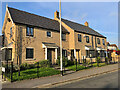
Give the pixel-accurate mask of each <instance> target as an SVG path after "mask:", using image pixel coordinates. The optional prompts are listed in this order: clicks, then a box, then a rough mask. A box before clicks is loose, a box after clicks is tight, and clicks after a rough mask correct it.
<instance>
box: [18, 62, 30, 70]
mask: <svg viewBox="0 0 120 90" xmlns="http://www.w3.org/2000/svg"><path fill="white" fill-rule="evenodd" d="M28 68H29V65H28V63H23V64H21V65H20V70H26V69H28Z"/></svg>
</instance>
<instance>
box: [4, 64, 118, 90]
mask: <svg viewBox="0 0 120 90" xmlns="http://www.w3.org/2000/svg"><path fill="white" fill-rule="evenodd" d="M115 70H118V64H112V65H107V66H103V67H95V68H90V69H86V70H81V71H77V72H70V73H67V74H64V76H61V75H54V76H49V77H41V78H36V79H29V80H22V81H16V82H13V83H11V82H8V83H3V84H2V88H47V87H51V86H52V85H58V84H61V83H62V84H63V83H67V82H71V81H74V80H78V79H84V78H87V77H91V76H95V75H99V74H103V73H108V72H112V71H115Z"/></svg>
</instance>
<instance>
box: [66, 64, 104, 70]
mask: <svg viewBox="0 0 120 90" xmlns="http://www.w3.org/2000/svg"><path fill="white" fill-rule="evenodd" d="M90 65H91V64H90ZM92 65H93V67H97V63H93V64H92ZM105 65H106V64H105V63H99V67H101V66H105ZM66 68H67V69H70V70H73V71H76V65H72V66H68V67H66ZM89 68H90V67H85V66H82V65H77V70H83V69H89Z"/></svg>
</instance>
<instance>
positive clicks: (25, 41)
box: [3, 25, 35, 76]
mask: <svg viewBox="0 0 120 90" xmlns="http://www.w3.org/2000/svg"><path fill="white" fill-rule="evenodd" d="M13 31H16V32H13ZM3 34H4V32H3ZM7 35H8V37H7V36H5V38H4V45H5V46H7V45H8V43H7V42H8V41H9V42H11V43H13V45H14V46H15V51H14V53H15V58H14V59H16V60H17V65H18V75H19V76H20V65H21V63H22V61H21V60H22V53H23V52H25V50H26V47H28V46H29V45H30V44H31V43H33V42H34V41H35V38H32V39H31V38H30V37H26V36H25V35H24V34H23V28H22V27H21V26H19V25H17V26H16V28H14V27H13V28H12V29H11V32H10V33H7ZM13 36H14V37H13ZM9 37H10V38H9Z"/></svg>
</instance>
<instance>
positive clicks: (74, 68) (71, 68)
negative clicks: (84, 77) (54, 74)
mask: <svg viewBox="0 0 120 90" xmlns="http://www.w3.org/2000/svg"><path fill="white" fill-rule="evenodd" d="M66 68H67V69H70V70H73V71H76V65H72V66H68V67H66ZM88 68H89V67H85V66H82V65H77V70H83V69H88Z"/></svg>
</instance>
